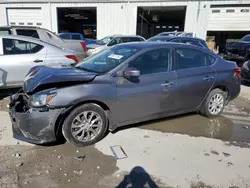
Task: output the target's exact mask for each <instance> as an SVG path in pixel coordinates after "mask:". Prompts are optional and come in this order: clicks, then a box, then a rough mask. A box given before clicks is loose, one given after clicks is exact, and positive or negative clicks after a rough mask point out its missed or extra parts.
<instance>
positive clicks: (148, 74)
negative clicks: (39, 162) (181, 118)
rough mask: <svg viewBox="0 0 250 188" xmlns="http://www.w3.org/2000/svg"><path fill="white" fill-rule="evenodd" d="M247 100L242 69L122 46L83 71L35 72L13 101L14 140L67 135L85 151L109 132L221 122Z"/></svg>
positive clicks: (184, 50) (179, 48)
mask: <svg viewBox="0 0 250 188" xmlns="http://www.w3.org/2000/svg"><path fill="white" fill-rule="evenodd" d="M239 92H240V69H239V68H238V67H237V66H236V64H235V63H234V62H227V61H225V60H223V59H221V58H220V57H218V56H217V55H214V54H213V53H211V52H209V51H208V50H203V49H202V48H199V47H196V46H192V45H185V44H177V43H159V42H138V43H126V44H120V45H116V46H114V47H112V48H109V49H106V50H104V51H101V52H99V53H97V54H96V55H94V56H91V57H89V58H87V59H85V60H84V61H83V62H82V63H79V64H78V65H76V66H75V67H55V68H49V67H45V66H38V67H34V68H33V69H31V70H30V72H29V73H28V75H27V77H26V80H25V83H24V85H23V88H22V90H21V91H20V92H18V93H17V94H15V95H13V96H12V97H11V102H10V105H9V106H10V117H11V120H12V126H13V134H14V137H15V138H17V139H21V140H26V141H28V142H32V143H37V144H42V143H48V142H54V141H56V140H57V138H58V135H60V133H62V134H63V135H64V137H65V138H66V140H68V141H69V142H73V143H74V144H76V145H78V146H86V145H90V144H93V143H95V142H97V141H99V140H100V139H101V138H102V137H103V136H104V135H105V133H106V131H107V130H110V131H114V130H115V129H116V128H118V127H120V126H124V125H128V124H133V123H137V122H142V121H147V120H152V119H158V118H162V117H166V116H172V115H177V114H183V113H187V112H199V113H201V114H202V115H204V116H207V117H214V116H218V115H219V114H220V113H221V112H222V111H223V108H224V106H225V105H226V104H227V103H228V102H229V101H230V100H233V99H234V98H236V97H237V96H238V94H239Z"/></svg>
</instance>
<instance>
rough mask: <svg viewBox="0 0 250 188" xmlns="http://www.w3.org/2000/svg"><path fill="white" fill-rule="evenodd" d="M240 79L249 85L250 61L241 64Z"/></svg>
mask: <svg viewBox="0 0 250 188" xmlns="http://www.w3.org/2000/svg"><path fill="white" fill-rule="evenodd" d="M241 79H242V81H243V82H245V83H248V84H249V83H250V61H246V62H245V63H243V65H242V67H241Z"/></svg>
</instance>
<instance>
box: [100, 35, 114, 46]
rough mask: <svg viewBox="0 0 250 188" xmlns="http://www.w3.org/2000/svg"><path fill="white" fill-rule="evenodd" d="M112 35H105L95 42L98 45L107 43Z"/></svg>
mask: <svg viewBox="0 0 250 188" xmlns="http://www.w3.org/2000/svg"><path fill="white" fill-rule="evenodd" d="M113 38H114V37H105V38H103V39H101V40H98V41H96V44H98V45H105V44H108V43H109V42H110V41H111V40H112V39H113Z"/></svg>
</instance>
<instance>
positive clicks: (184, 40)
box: [147, 36, 209, 50]
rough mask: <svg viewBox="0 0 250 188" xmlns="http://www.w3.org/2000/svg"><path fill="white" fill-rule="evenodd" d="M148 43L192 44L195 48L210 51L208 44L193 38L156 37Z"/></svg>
mask: <svg viewBox="0 0 250 188" xmlns="http://www.w3.org/2000/svg"><path fill="white" fill-rule="evenodd" d="M147 41H149V42H151V41H159V42H177V43H184V44H191V45H195V46H199V47H201V48H203V49H206V50H209V48H208V46H207V44H206V42H205V41H204V40H202V39H199V38H191V37H178V36H177V37H175V36H174V37H170V36H154V37H152V38H150V39H148V40H147Z"/></svg>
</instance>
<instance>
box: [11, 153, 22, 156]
mask: <svg viewBox="0 0 250 188" xmlns="http://www.w3.org/2000/svg"><path fill="white" fill-rule="evenodd" d="M20 156H21V154H20V153H16V154H13V155H12V157H20Z"/></svg>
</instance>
